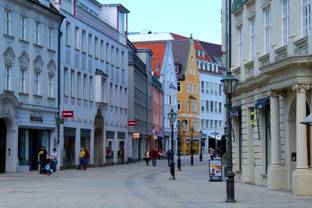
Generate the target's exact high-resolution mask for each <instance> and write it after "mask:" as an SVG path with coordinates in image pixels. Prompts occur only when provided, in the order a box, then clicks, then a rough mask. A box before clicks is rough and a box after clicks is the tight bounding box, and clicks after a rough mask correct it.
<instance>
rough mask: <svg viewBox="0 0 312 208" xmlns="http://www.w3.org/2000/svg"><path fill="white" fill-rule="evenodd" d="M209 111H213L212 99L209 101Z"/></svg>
mask: <svg viewBox="0 0 312 208" xmlns="http://www.w3.org/2000/svg"><path fill="white" fill-rule="evenodd" d="M210 112H211V113H213V101H210Z"/></svg>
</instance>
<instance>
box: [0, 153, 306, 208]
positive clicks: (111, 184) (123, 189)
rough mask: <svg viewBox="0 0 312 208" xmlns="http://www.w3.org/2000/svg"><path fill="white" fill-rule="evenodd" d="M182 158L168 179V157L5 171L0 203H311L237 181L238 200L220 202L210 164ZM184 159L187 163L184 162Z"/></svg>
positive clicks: (221, 188) (133, 206) (117, 207)
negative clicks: (48, 171) (49, 170)
mask: <svg viewBox="0 0 312 208" xmlns="http://www.w3.org/2000/svg"><path fill="white" fill-rule="evenodd" d="M188 162H189V158H188V157H187V158H183V163H184V166H183V167H182V172H177V174H176V178H177V179H176V180H175V181H172V180H169V169H168V167H167V166H166V165H167V161H165V160H162V161H158V164H157V166H156V167H152V166H148V167H146V166H145V164H144V163H143V162H142V163H135V164H129V165H120V166H111V167H104V168H90V169H88V170H87V171H77V170H66V171H61V172H57V173H56V174H55V175H53V176H50V177H48V176H41V175H39V174H38V173H37V172H32V173H30V174H14V175H10V174H6V175H1V176H0V184H1V187H0V198H1V201H0V207H3V208H10V207H23V208H26V207H32V208H37V207H38V208H39V207H45V208H48V207H54V208H55V207H66V208H70V207H75V208H79V207H109V208H110V207H112V208H125V207H127V208H137V207H147V208H154V207H155V208H165V207H184V208H193V207H212V208H214V207H283V208H285V207H289V208H290V207H307V208H308V207H309V208H310V207H311V205H312V198H296V197H294V196H293V195H292V194H291V193H290V192H272V191H268V190H267V189H266V188H265V187H259V186H252V185H246V184H242V183H236V199H237V203H235V204H227V203H224V199H225V183H218V182H209V178H208V165H207V164H208V162H207V158H205V161H203V162H201V163H200V162H199V161H198V157H196V158H195V165H194V166H193V167H191V166H189V164H188ZM186 163H187V164H186Z"/></svg>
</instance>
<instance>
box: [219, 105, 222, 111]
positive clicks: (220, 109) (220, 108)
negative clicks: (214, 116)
mask: <svg viewBox="0 0 312 208" xmlns="http://www.w3.org/2000/svg"><path fill="white" fill-rule="evenodd" d="M221 105H222V103H219V113H221V112H222V107H221Z"/></svg>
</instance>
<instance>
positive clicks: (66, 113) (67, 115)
mask: <svg viewBox="0 0 312 208" xmlns="http://www.w3.org/2000/svg"><path fill="white" fill-rule="evenodd" d="M62 117H63V118H73V117H74V111H69V110H67V111H62Z"/></svg>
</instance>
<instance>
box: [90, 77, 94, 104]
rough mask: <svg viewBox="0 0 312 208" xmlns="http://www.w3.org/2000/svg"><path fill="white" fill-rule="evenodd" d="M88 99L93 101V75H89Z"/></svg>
mask: <svg viewBox="0 0 312 208" xmlns="http://www.w3.org/2000/svg"><path fill="white" fill-rule="evenodd" d="M89 101H93V77H92V76H90V77H89Z"/></svg>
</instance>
